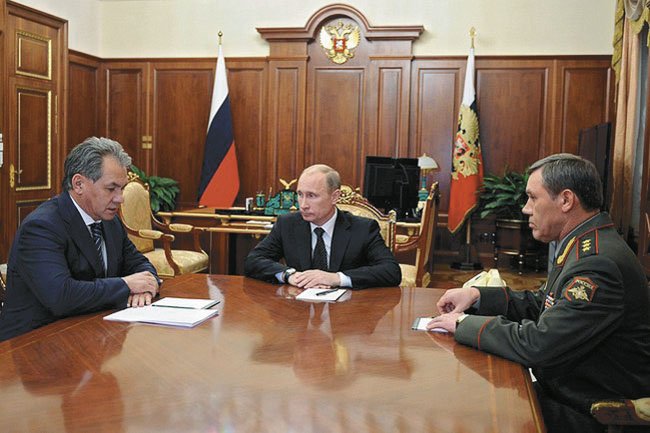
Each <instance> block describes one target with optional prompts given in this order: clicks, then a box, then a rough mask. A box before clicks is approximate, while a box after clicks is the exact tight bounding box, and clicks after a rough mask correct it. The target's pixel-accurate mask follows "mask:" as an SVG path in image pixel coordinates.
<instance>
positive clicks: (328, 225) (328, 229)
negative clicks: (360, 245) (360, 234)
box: [309, 208, 339, 237]
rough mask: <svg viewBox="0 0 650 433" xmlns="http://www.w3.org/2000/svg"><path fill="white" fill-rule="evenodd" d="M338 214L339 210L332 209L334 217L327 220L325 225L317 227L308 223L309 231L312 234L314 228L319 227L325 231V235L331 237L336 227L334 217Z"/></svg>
mask: <svg viewBox="0 0 650 433" xmlns="http://www.w3.org/2000/svg"><path fill="white" fill-rule="evenodd" d="M338 213H339V210H338V209H337V208H334V215H332V217H331V218H330V219H328V220H327V221H326V222H325V224H323V225H322V226H317V225H316V224H314V223H309V227H310V228H311V231H312V232H313V231H314V229H315V228H316V227H321V228H322V229H323V230H325V233H327V234H328V235H329V236H330V237H332V233H334V226H335V225H336V217H337V215H338Z"/></svg>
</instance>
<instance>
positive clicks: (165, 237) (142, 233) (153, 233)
mask: <svg viewBox="0 0 650 433" xmlns="http://www.w3.org/2000/svg"><path fill="white" fill-rule="evenodd" d="M137 235H138V236H139V237H141V238H144V239H151V240H154V241H155V240H158V239H160V240H162V241H167V242H173V241H174V235H169V234H166V233H163V232H161V231H159V230H148V229H140V230H138V234H137Z"/></svg>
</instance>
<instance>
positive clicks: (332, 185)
mask: <svg viewBox="0 0 650 433" xmlns="http://www.w3.org/2000/svg"><path fill="white" fill-rule="evenodd" d="M313 173H323V174H324V175H325V182H326V183H327V189H328V191H329V192H332V191H334V190H337V189H339V188H341V176H340V175H339V172H338V171H336V170H334V169H333V168H332V167H330V166H329V165H325V164H314V165H311V166H309V167H307V168H306V169H304V170H303V171H302V174H301V175H300V176H302V175H303V174H313Z"/></svg>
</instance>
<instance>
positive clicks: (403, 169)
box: [363, 156, 420, 219]
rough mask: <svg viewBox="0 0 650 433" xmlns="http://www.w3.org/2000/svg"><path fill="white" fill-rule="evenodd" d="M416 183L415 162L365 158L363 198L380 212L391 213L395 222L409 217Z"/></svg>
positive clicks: (414, 197)
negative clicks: (395, 218)
mask: <svg viewBox="0 0 650 433" xmlns="http://www.w3.org/2000/svg"><path fill="white" fill-rule="evenodd" d="M419 180H420V167H418V160H417V158H387V157H382V156H367V157H366V169H365V176H364V181H363V195H364V196H365V197H366V198H367V199H368V201H369V202H370V203H372V204H373V205H374V206H375V207H377V208H380V209H382V210H383V211H384V212H388V211H390V210H392V209H394V210H395V211H396V212H397V216H398V218H399V219H405V218H409V217H413V216H414V209H415V208H417V205H418V188H419Z"/></svg>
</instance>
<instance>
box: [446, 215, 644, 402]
mask: <svg viewBox="0 0 650 433" xmlns="http://www.w3.org/2000/svg"><path fill="white" fill-rule="evenodd" d="M558 251H559V252H560V253H561V254H560V255H559V256H558V257H557V259H556V260H555V261H554V266H553V269H552V270H551V272H550V273H549V276H548V280H547V282H546V284H545V285H544V286H542V288H541V289H540V290H539V291H537V292H532V291H524V292H514V291H512V290H510V289H507V288H506V289H494V288H492V289H480V292H481V297H480V302H479V307H478V309H477V310H475V311H471V312H473V313H475V314H476V315H470V316H468V317H466V318H465V319H464V320H463V321H462V322H461V323H459V324H458V328H457V330H456V340H457V341H459V342H460V343H463V344H467V345H470V346H473V347H476V348H478V349H480V350H483V351H485V352H490V353H494V354H496V355H500V356H503V357H504V358H508V359H511V360H513V361H516V362H518V363H521V364H523V365H525V366H527V367H532V368H533V373H534V374H535V376H536V377H537V380H538V382H539V385H540V386H541V387H542V388H543V389H544V390H545V391H546V393H548V395H549V396H550V397H551V398H553V399H555V400H557V401H558V402H559V403H561V404H563V405H567V406H570V407H573V408H575V409H576V410H578V411H579V412H581V413H585V414H588V413H589V407H590V406H591V403H592V402H593V401H595V400H600V399H603V398H639V397H647V396H648V395H650V290H649V288H648V283H647V280H646V277H645V275H644V272H643V269H642V268H641V266H640V264H639V261H638V260H637V258H636V256H635V255H634V253H633V252H632V251H631V250H630V249H629V248H628V246H627V245H626V244H625V242H624V241H623V239H622V238H621V237H620V236H619V235H618V233H617V232H616V230H615V229H614V228H613V224H612V221H611V219H610V217H609V215H607V214H606V213H601V214H598V215H596V216H595V217H593V218H591V219H590V220H588V221H586V222H585V223H583V224H582V225H580V226H579V227H577V228H576V229H575V230H573V232H572V233H570V234H569V235H568V236H567V237H566V238H565V239H564V240H563V241H562V243H561V245H560V246H559V248H558ZM468 312H470V311H468Z"/></svg>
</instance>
